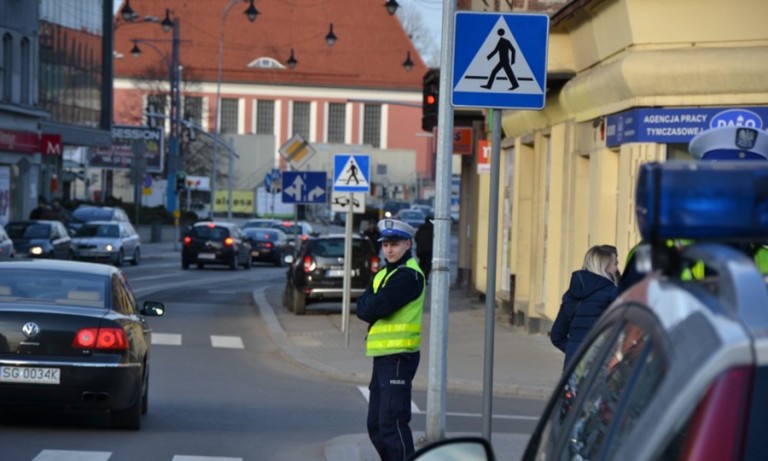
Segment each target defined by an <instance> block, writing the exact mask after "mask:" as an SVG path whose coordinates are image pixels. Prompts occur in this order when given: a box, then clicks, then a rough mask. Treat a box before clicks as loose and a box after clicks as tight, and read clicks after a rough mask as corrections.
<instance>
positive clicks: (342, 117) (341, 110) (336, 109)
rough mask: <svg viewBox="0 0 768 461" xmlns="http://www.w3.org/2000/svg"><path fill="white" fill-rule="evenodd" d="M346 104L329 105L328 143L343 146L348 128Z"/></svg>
mask: <svg viewBox="0 0 768 461" xmlns="http://www.w3.org/2000/svg"><path fill="white" fill-rule="evenodd" d="M346 112H347V107H346V104H341V103H330V104H328V142H329V143H339V144H343V143H344V142H345V137H344V131H345V128H346Z"/></svg>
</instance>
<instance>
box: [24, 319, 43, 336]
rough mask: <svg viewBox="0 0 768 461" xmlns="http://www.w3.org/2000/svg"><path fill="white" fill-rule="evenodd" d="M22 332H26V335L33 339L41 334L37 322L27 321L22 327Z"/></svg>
mask: <svg viewBox="0 0 768 461" xmlns="http://www.w3.org/2000/svg"><path fill="white" fill-rule="evenodd" d="M21 332H22V333H24V336H26V337H27V338H30V339H31V338H34V337H35V336H37V335H39V334H40V327H39V326H37V324H36V323H35V322H27V323H26V324H24V326H23V327H21Z"/></svg>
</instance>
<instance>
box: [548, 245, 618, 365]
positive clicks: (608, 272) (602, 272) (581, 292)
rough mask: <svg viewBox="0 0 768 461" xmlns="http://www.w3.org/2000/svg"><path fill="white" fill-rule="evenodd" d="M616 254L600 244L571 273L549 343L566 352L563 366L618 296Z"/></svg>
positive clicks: (588, 252)
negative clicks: (581, 265)
mask: <svg viewBox="0 0 768 461" xmlns="http://www.w3.org/2000/svg"><path fill="white" fill-rule="evenodd" d="M617 264H618V261H617V260H616V255H615V254H613V253H612V252H611V251H610V250H609V249H607V248H606V247H605V246H603V245H597V246H594V247H592V248H590V249H589V251H587V254H586V255H585V256H584V266H583V267H582V268H581V270H578V271H576V272H574V273H573V274H571V284H570V286H569V287H568V291H566V292H565V294H564V295H563V303H562V304H561V305H560V312H558V313H557V318H556V319H555V323H554V324H553V325H552V331H551V332H550V340H551V341H552V344H554V345H555V347H557V348H558V349H560V350H561V351H563V352H565V365H564V367H565V366H568V363H569V362H570V361H571V359H572V358H573V355H574V353H575V352H576V350H577V349H578V348H579V346H580V345H581V342H582V341H583V340H584V338H585V337H586V336H587V333H589V330H591V329H592V326H593V325H594V324H595V323H596V322H597V319H598V318H599V317H600V315H602V313H603V312H604V311H605V310H606V309H607V308H608V306H609V305H610V304H611V303H612V302H613V301H614V300H615V299H616V297H617V296H618V288H617V287H616V282H615V281H614V280H615V278H614V276H613V274H615V273H616V270H617Z"/></svg>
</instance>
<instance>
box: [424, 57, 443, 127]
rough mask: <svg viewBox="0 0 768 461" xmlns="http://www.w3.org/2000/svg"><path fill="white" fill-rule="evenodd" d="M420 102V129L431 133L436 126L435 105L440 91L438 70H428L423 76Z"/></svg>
mask: <svg viewBox="0 0 768 461" xmlns="http://www.w3.org/2000/svg"><path fill="white" fill-rule="evenodd" d="M422 83H423V86H424V88H423V92H422V101H421V129H422V130H424V131H432V129H433V128H434V127H436V126H437V103H438V96H439V89H440V69H429V70H428V71H427V73H426V74H424V79H423V80H422Z"/></svg>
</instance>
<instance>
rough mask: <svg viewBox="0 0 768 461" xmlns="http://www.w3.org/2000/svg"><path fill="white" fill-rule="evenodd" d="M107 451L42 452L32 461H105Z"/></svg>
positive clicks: (109, 453) (108, 455)
mask: <svg viewBox="0 0 768 461" xmlns="http://www.w3.org/2000/svg"><path fill="white" fill-rule="evenodd" d="M110 456H112V452H109V451H72V450H43V451H41V452H40V454H38V455H37V456H35V457H34V459H32V461H107V460H108V459H109V457H110Z"/></svg>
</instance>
